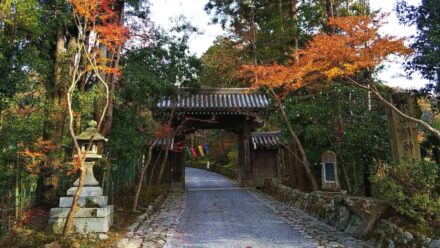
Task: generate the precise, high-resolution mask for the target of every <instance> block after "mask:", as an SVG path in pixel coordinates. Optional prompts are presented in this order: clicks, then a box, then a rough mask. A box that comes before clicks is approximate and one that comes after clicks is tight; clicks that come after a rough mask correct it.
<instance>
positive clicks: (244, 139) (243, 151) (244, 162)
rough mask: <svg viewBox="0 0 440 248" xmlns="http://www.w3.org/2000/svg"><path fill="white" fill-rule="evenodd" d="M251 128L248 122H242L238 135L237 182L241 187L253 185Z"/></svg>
mask: <svg viewBox="0 0 440 248" xmlns="http://www.w3.org/2000/svg"><path fill="white" fill-rule="evenodd" d="M250 137H251V128H250V126H249V123H248V122H245V123H244V124H243V128H242V130H241V132H240V134H239V135H238V158H239V159H238V161H239V168H238V172H239V183H240V186H241V187H249V186H253V175H252V165H251V148H250V145H249V140H250Z"/></svg>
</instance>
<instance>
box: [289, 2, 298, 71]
mask: <svg viewBox="0 0 440 248" xmlns="http://www.w3.org/2000/svg"><path fill="white" fill-rule="evenodd" d="M297 5H298V0H290V19H291V20H292V34H293V40H292V43H293V48H294V49H295V57H294V58H295V63H299V55H298V54H296V52H297V51H298V50H299V28H298V8H297Z"/></svg>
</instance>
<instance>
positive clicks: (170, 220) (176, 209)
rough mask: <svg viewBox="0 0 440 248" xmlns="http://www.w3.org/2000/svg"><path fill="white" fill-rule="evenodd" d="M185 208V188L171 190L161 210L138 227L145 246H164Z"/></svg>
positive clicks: (150, 247)
mask: <svg viewBox="0 0 440 248" xmlns="http://www.w3.org/2000/svg"><path fill="white" fill-rule="evenodd" d="M184 209H185V194H184V193H183V190H178V191H174V192H171V193H170V194H169V195H168V197H167V199H166V200H165V201H164V203H163V204H162V207H161V210H160V212H157V213H156V214H154V215H152V216H151V217H150V218H149V219H148V220H145V221H144V222H143V223H141V225H140V226H139V227H138V229H137V231H136V233H137V234H139V235H142V236H143V240H142V246H141V247H143V248H159V247H163V246H164V244H165V243H166V240H167V239H168V238H169V237H172V236H173V235H174V232H175V228H176V226H177V224H178V221H179V218H180V216H181V215H182V212H183V210H184Z"/></svg>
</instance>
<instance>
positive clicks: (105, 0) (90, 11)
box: [69, 0, 129, 75]
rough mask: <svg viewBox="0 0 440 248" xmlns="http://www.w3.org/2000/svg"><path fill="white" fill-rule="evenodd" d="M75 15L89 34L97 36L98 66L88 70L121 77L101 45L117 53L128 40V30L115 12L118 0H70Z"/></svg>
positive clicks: (95, 65)
mask: <svg viewBox="0 0 440 248" xmlns="http://www.w3.org/2000/svg"><path fill="white" fill-rule="evenodd" d="M69 2H70V3H71V5H72V6H73V10H74V13H75V14H76V16H77V17H79V18H80V19H81V20H82V21H83V22H84V24H85V26H86V27H87V31H88V32H93V33H94V34H96V41H97V42H96V47H95V48H94V49H92V50H94V51H95V52H96V57H95V60H96V64H93V65H90V66H88V67H87V70H89V71H91V70H93V67H97V69H98V70H100V71H102V72H104V73H106V74H116V75H119V74H120V71H119V68H116V67H113V66H112V63H111V62H112V61H111V60H110V59H108V58H107V57H106V56H105V55H104V54H102V50H101V49H99V45H102V46H104V47H105V49H106V50H107V51H109V52H110V53H116V52H117V49H118V47H120V46H123V45H124V44H125V42H126V41H127V40H128V36H129V35H128V29H127V27H124V25H123V22H122V20H120V18H121V17H120V16H118V14H117V13H116V12H115V11H114V10H113V6H114V5H115V4H116V0H69Z"/></svg>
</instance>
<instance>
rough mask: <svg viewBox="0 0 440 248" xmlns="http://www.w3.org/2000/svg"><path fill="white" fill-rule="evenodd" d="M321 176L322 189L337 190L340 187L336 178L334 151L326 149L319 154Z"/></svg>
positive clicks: (336, 168)
mask: <svg viewBox="0 0 440 248" xmlns="http://www.w3.org/2000/svg"><path fill="white" fill-rule="evenodd" d="M321 178H322V183H321V188H322V190H327V191H339V190H340V189H341V187H340V184H339V179H338V167H337V163H336V153H334V152H332V151H326V152H324V153H323V154H322V155H321Z"/></svg>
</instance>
